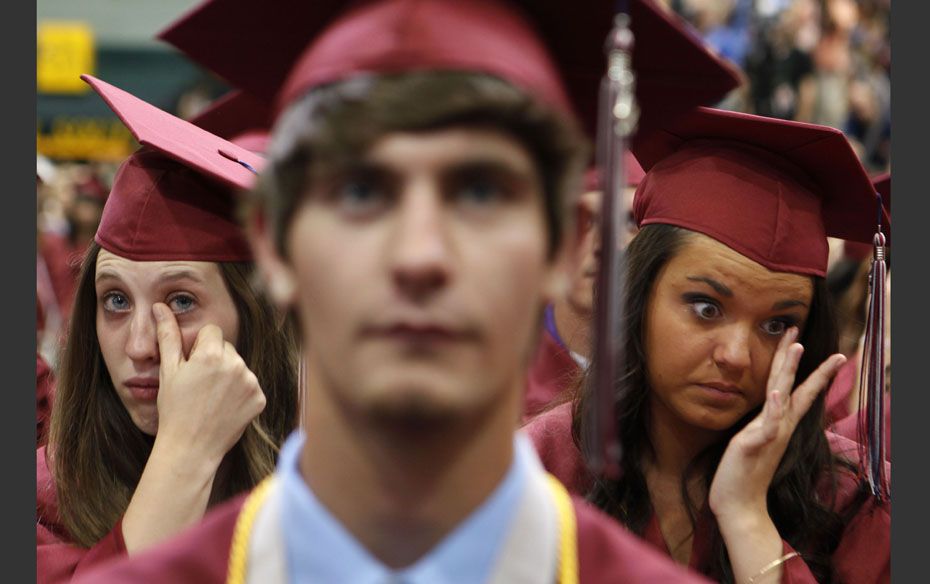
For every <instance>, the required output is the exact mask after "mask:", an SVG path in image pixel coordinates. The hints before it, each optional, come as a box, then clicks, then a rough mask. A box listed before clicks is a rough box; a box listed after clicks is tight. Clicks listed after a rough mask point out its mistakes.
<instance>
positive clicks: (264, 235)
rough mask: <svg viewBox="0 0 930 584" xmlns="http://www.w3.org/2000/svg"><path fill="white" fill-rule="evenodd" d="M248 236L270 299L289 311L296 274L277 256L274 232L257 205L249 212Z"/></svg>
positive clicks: (293, 296) (294, 288)
mask: <svg viewBox="0 0 930 584" xmlns="http://www.w3.org/2000/svg"><path fill="white" fill-rule="evenodd" d="M246 233H247V234H248V238H249V244H250V245H251V246H252V254H253V255H254V257H255V265H256V266H257V267H258V272H259V274H260V276H261V281H262V285H263V287H264V289H265V290H266V291H267V293H268V297H269V298H270V299H271V300H272V302H274V303H275V305H277V307H278V308H279V309H282V310H286V309H288V308H290V307H291V306H292V305H293V304H294V301H295V299H296V296H297V285H296V280H295V278H294V273H293V272H292V271H291V269H290V266H288V264H287V262H286V261H285V260H284V258H282V257H281V255H280V254H279V253H278V249H277V245H276V244H275V233H274V229H273V228H272V226H271V224H270V221H268V218H267V215H266V213H265V210H264V209H263V208H262V207H261V206H260V205H255V206H254V207H253V208H252V209H251V210H250V211H249V213H248V216H247V218H246Z"/></svg>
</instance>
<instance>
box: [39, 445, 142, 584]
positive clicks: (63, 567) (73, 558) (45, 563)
mask: <svg viewBox="0 0 930 584" xmlns="http://www.w3.org/2000/svg"><path fill="white" fill-rule="evenodd" d="M125 555H126V544H125V542H124V541H123V532H122V521H119V522H117V524H116V525H115V526H114V528H113V529H112V530H111V531H110V532H109V533H108V534H107V535H105V536H104V537H103V538H102V539H101V540H100V541H98V542H97V543H96V544H94V545H93V546H92V547H90V548H84V547H80V546H78V545H75V543H74V542H73V541H72V540H71V537H70V536H69V535H68V532H67V530H66V529H65V528H64V526H63V525H61V521H60V519H59V514H58V495H57V491H56V488H55V482H54V479H53V477H52V473H51V471H50V470H49V468H48V464H47V462H46V458H45V447H44V446H43V447H42V448H39V449H38V450H36V583H37V584H55V583H58V582H70V581H71V580H72V579H74V578H77V577H79V576H81V575H82V574H84V573H87V572H89V571H93V570H94V569H95V568H97V567H99V566H101V565H102V564H104V563H106V562H108V561H111V560H113V559H116V558H120V557H123V556H125Z"/></svg>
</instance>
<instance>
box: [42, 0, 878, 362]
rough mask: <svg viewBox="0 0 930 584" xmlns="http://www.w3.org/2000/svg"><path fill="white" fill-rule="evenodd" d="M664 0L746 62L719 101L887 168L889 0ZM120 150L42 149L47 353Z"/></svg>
mask: <svg viewBox="0 0 930 584" xmlns="http://www.w3.org/2000/svg"><path fill="white" fill-rule="evenodd" d="M660 3H661V4H664V5H665V6H666V8H668V9H669V10H670V11H674V12H676V13H677V14H679V15H680V16H682V17H683V18H684V19H686V20H687V21H688V22H690V23H691V24H692V25H693V26H694V28H695V29H696V31H697V32H698V34H700V35H701V36H702V37H703V38H704V39H705V40H706V41H707V42H708V43H709V44H710V45H711V46H712V47H713V48H714V49H715V50H716V51H718V52H719V53H720V54H721V55H723V56H724V57H726V58H727V59H729V60H730V61H732V62H733V63H734V64H736V65H737V66H738V67H739V68H740V69H741V70H742V72H743V73H744V75H745V82H744V84H743V86H742V87H741V88H739V89H737V90H735V91H734V92H733V93H732V94H731V95H730V96H728V97H727V98H726V99H725V100H724V101H723V103H721V104H718V107H722V108H724V109H729V110H734V111H742V112H748V113H756V114H761V115H765V116H771V117H778V118H783V119H791V120H797V121H803V122H812V123H816V124H823V125H828V126H832V127H835V128H838V129H840V130H842V131H843V132H844V133H845V134H846V135H847V137H848V138H849V139H850V142H851V143H852V144H853V147H854V148H855V149H856V151H857V153H858V154H859V156H860V158H861V160H862V162H863V163H864V165H865V167H866V169H867V170H868V171H869V172H870V173H873V174H878V173H881V172H887V171H890V170H891V159H890V144H891V108H890V106H891V82H890V78H891V36H890V11H891V0H660ZM221 87H222V84H221V83H220V82H218V80H216V79H212V78H209V76H207V75H206V74H204V79H203V80H201V81H199V82H197V83H195V84H194V85H192V86H191V87H190V88H189V89H188V90H187V91H185V92H184V93H183V94H182V95H181V96H180V97H179V98H178V99H177V101H176V103H175V107H174V110H173V113H175V114H177V115H179V116H180V117H183V118H185V119H190V118H191V117H193V116H195V115H196V114H197V113H199V112H200V111H201V110H202V109H203V108H204V107H206V105H207V104H208V103H209V102H210V100H211V99H212V98H213V97H216V95H215V94H216V93H218V92H220V91H221V90H220V89H217V88H221ZM120 161H121V160H120V159H119V158H117V159H115V160H113V161H106V160H104V161H100V160H94V161H88V160H83V159H68V158H64V157H57V156H44V155H43V154H42V152H41V148H40V152H39V153H38V154H37V173H36V174H37V198H36V211H37V223H36V225H37V251H38V253H37V258H36V260H37V266H36V268H37V269H36V272H37V297H38V302H37V319H38V339H37V342H38V350H39V352H40V353H41V354H42V356H43V357H44V358H45V359H46V360H47V361H48V362H49V363H50V364H53V365H54V364H55V363H57V347H58V342H59V339H60V335H61V333H62V325H63V323H64V322H65V321H66V319H67V315H68V313H69V311H70V307H71V303H72V301H73V294H74V283H75V278H76V275H77V271H78V267H79V263H80V259H81V255H82V253H83V250H84V248H85V247H86V245H87V243H88V242H89V241H90V240H91V239H92V238H93V235H94V232H95V231H96V228H97V223H98V222H99V220H100V214H101V211H102V209H103V204H104V202H105V201H106V197H107V194H108V192H109V189H110V185H111V184H112V179H113V175H114V173H115V172H116V168H117V166H118V164H119V162H120Z"/></svg>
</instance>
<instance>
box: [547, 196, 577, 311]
mask: <svg viewBox="0 0 930 584" xmlns="http://www.w3.org/2000/svg"><path fill="white" fill-rule="evenodd" d="M580 206H581V200H580V199H579V201H578V202H576V203H575V204H574V205H573V206H572V208H571V210H570V211H569V216H568V217H566V218H565V222H564V223H563V224H564V225H565V226H566V227H565V228H563V230H562V240H561V244H560V245H559V248H558V249H557V250H555V252H554V253H553V257H552V260H551V261H550V267H549V274H548V275H547V277H546V281H545V282H544V284H543V301H544V302H545V303H547V304H551V303H554V302H558V301H559V300H562V299H563V298H564V297H565V296H566V295H568V293H569V292H570V290H571V286H572V278H573V274H574V273H575V270H576V269H577V268H578V265H579V262H580V261H581V260H582V259H583V258H582V256H583V254H582V253H581V252H580V247H581V244H582V239H581V237H579V235H581V232H580V231H579V228H578V226H579V221H582V217H581V215H582V213H581V212H580Z"/></svg>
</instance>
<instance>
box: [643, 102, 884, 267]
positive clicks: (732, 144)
mask: <svg viewBox="0 0 930 584" xmlns="http://www.w3.org/2000/svg"><path fill="white" fill-rule="evenodd" d="M634 153H635V154H636V157H637V159H638V160H639V161H640V163H642V165H643V168H644V169H645V170H646V177H645V179H644V180H643V182H642V183H641V184H640V186H639V188H638V190H637V193H636V199H635V200H634V203H633V211H634V216H635V218H636V221H637V224H639V225H641V226H642V225H647V224H650V223H666V224H672V225H678V226H680V227H684V228H687V229H691V230H693V231H698V232H701V233H704V234H705V235H709V236H710V237H713V238H714V239H716V240H718V241H720V242H721V243H724V244H726V245H727V246H729V247H731V248H732V249H734V250H736V251H738V252H739V253H741V254H743V255H745V256H747V257H749V258H750V259H752V260H755V261H756V262H758V263H760V264H762V265H763V266H765V267H767V268H769V269H771V270H774V271H780V272H795V273H802V274H811V275H817V276H824V275H825V273H826V267H827V240H826V238H827V236H831V237H837V238H840V239H844V240H851V241H861V242H871V241H872V238H873V236H874V234H875V232H876V227H877V226H876V220H877V218H878V212H879V210H878V209H879V207H878V200H877V197H876V196H875V192H874V190H873V187H872V183H871V181H870V180H869V177H868V175H867V174H866V172H865V169H863V167H862V164H861V163H860V162H859V159H858V158H857V157H856V154H855V152H854V151H853V150H852V148H851V147H850V145H849V142H848V141H847V140H846V138H845V137H844V136H843V133H842V132H840V131H839V130H836V129H833V128H828V127H826V126H818V125H814V124H805V123H800V122H791V121H785V120H779V119H774V118H766V117H762V116H754V115H749V114H741V113H735V112H728V111H723V110H716V109H712V108H697V109H695V110H694V111H693V112H690V113H688V114H685V115H682V116H680V117H679V118H678V119H677V120H676V121H675V122H674V123H673V124H670V125H666V126H664V127H662V128H655V129H653V128H650V129H649V139H648V140H644V141H642V142H641V143H640V144H638V145H634ZM882 224H883V226H886V225H889V220H888V217H887V214H884V218H883V220H882ZM883 229H884V227H883ZM886 232H887V231H886Z"/></svg>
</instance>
